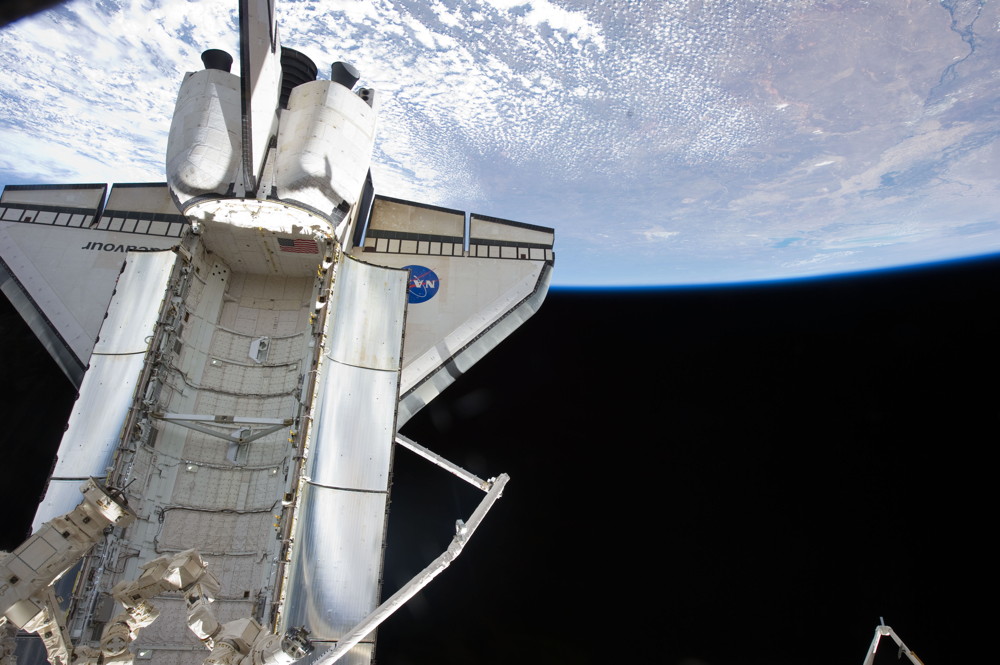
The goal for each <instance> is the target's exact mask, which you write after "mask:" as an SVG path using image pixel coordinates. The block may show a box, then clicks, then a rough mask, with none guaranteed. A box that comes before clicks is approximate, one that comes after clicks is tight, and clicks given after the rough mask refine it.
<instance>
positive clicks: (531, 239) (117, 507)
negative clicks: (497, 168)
mask: <svg viewBox="0 0 1000 665" xmlns="http://www.w3.org/2000/svg"><path fill="white" fill-rule="evenodd" d="M239 57H240V72H241V74H240V75H239V76H237V75H235V74H233V73H231V71H230V70H231V66H232V64H233V59H232V57H231V56H230V55H229V54H227V53H224V52H222V51H217V50H209V51H206V52H205V53H204V54H203V56H202V58H203V61H204V65H205V67H204V69H202V70H200V71H197V72H193V73H189V74H187V75H186V76H185V78H184V80H183V82H182V84H181V87H180V91H179V94H178V98H177V105H176V108H175V111H174V116H173V120H172V124H171V127H170V135H169V141H168V147H167V156H166V182H165V183H132V184H116V185H113V186H112V187H111V188H110V191H109V190H108V187H107V186H106V185H103V184H82V185H38V186H25V185H18V186H8V187H7V188H6V189H5V190H4V192H3V194H2V196H0V286H2V288H3V291H4V293H5V294H6V295H7V297H8V298H9V299H10V300H11V301H12V302H13V304H14V305H15V307H16V308H17V309H18V311H19V312H20V313H21V315H22V316H23V317H24V318H25V319H26V320H27V321H28V322H29V323H30V324H31V326H32V328H33V330H34V331H35V333H36V334H37V335H38V337H39V339H41V340H42V342H43V344H45V346H46V348H47V349H48V350H49V351H50V353H51V354H52V356H53V358H55V359H56V361H57V362H58V363H59V365H60V367H62V369H63V371H64V372H65V374H66V375H67V376H68V377H69V378H70V380H71V381H72V382H73V383H74V384H75V385H76V386H77V388H78V391H79V397H78V399H77V401H76V404H75V406H74V409H73V412H72V415H71V417H70V421H69V424H68V426H67V430H66V432H65V435H64V437H63V439H62V443H61V445H60V448H59V452H58V459H57V461H56V464H55V466H54V468H53V472H52V475H51V478H50V480H49V482H48V485H47V488H46V491H45V495H44V498H43V499H42V501H41V503H40V505H39V507H38V510H37V513H36V516H35V522H34V525H33V533H32V535H31V536H30V537H29V538H28V540H27V541H25V543H24V545H22V546H21V547H19V548H18V549H16V550H15V551H14V552H12V553H10V554H7V555H5V556H2V557H0V575H3V579H2V580H0V614H2V616H3V623H4V624H5V625H4V626H2V627H0V630H5V631H6V633H5V634H6V638H5V639H6V641H5V642H4V645H5V646H4V647H3V648H2V649H0V657H3V656H2V654H3V653H4V652H8V653H9V652H11V651H13V647H12V646H11V644H12V642H11V641H12V640H14V639H15V635H16V636H17V638H16V639H17V641H18V646H17V654H18V658H19V662H21V663H23V664H28V663H31V664H33V663H40V662H43V661H44V660H48V661H49V662H51V663H53V665H56V664H59V665H64V664H66V665H68V664H69V663H81V664H82V663H92V664H95V665H96V664H98V663H132V662H146V661H148V662H150V663H155V664H159V665H186V664H195V663H217V664H223V663H230V664H249V663H259V664H262V665H263V664H268V665H278V664H283V663H291V662H296V661H299V662H303V663H324V664H326V663H332V662H334V661H337V660H340V661H342V662H346V663H351V664H352V665H367V664H368V663H370V662H371V660H372V656H373V651H374V645H375V639H374V635H375V632H374V630H375V628H376V626H377V625H378V624H379V623H380V622H381V621H382V620H383V619H384V618H385V617H386V616H388V615H389V614H391V612H392V611H393V610H394V609H395V608H396V607H398V606H399V605H400V604H401V603H403V602H405V601H406V600H407V599H408V598H409V597H411V596H412V595H414V594H415V593H416V592H417V591H419V589H420V588H422V587H423V586H424V585H425V584H427V583H428V582H429V581H430V580H431V579H432V578H433V577H434V576H435V575H437V574H438V573H439V572H440V571H441V570H443V569H444V567H446V566H447V565H448V564H449V563H450V561H451V560H453V559H454V557H456V556H458V554H459V552H460V551H461V548H462V546H463V545H464V543H465V542H466V540H467V539H468V538H469V537H470V536H471V535H472V532H473V531H475V529H476V527H477V526H478V525H479V523H480V521H481V520H482V519H483V518H484V516H485V514H486V512H487V511H488V510H489V508H490V506H491V505H492V504H493V502H494V501H495V500H496V499H497V498H498V497H499V496H500V493H501V492H502V490H503V488H504V485H505V483H506V482H507V477H506V475H504V474H500V475H498V476H497V477H495V478H489V479H480V478H477V477H476V476H474V475H473V474H471V473H469V472H467V471H465V470H463V469H460V468H458V467H456V466H455V465H453V464H451V463H450V462H448V461H447V460H444V459H442V458H440V457H439V456H437V455H435V454H434V453H432V452H431V451H429V450H427V449H425V448H423V447H422V446H420V445H419V444H417V443H415V442H413V441H410V440H408V439H406V438H405V437H403V436H401V435H399V434H398V430H399V428H400V427H401V426H402V425H403V424H404V423H405V422H406V421H407V420H408V419H409V418H410V417H411V416H412V415H413V414H415V413H416V412H417V411H419V410H420V409H421V408H422V407H423V406H424V405H425V404H427V403H428V402H429V401H430V400H432V399H433V398H434V397H435V396H437V395H438V394H439V393H440V392H441V391H442V390H443V389H444V388H445V387H447V386H448V385H449V384H451V383H452V382H453V381H454V380H455V378H457V377H458V376H459V375H461V374H462V373H463V372H464V371H465V370H466V369H468V367H469V366H471V365H472V364H473V363H475V362H476V361H477V360H478V359H479V358H481V357H482V356H483V354H485V353H486V352H487V351H489V350H490V349H492V348H493V347H494V346H495V345H496V344H498V343H499V342H500V341H501V340H502V339H503V338H504V337H506V336H507V335H508V334H510V333H511V332H512V331H513V330H514V329H516V328H517V327H518V326H519V325H520V324H521V323H522V322H523V321H524V320H526V319H527V318H528V317H529V316H531V314H533V313H534V312H535V311H536V309H537V308H538V306H539V305H540V303H541V301H542V300H543V298H544V296H545V293H546V291H547V288H548V284H549V278H550V273H551V270H552V266H553V261H554V255H553V251H552V246H553V231H552V229H549V228H544V227H540V226H534V225H530V224H522V223H518V222H512V221H507V220H503V219H497V218H493V217H487V216H483V215H476V214H471V215H468V214H466V213H464V212H462V211H458V210H451V209H446V208H441V207H437V206H429V205H422V204H418V203H413V202H409V201H402V200H398V199H393V198H389V197H384V196H379V195H376V194H375V193H374V188H373V184H372V180H371V177H370V171H369V163H370V159H371V155H372V149H373V146H374V141H375V120H376V108H377V95H376V93H375V91H373V90H370V89H367V88H358V87H357V82H358V80H359V74H358V72H357V71H356V70H355V69H354V68H353V67H352V66H350V65H348V64H345V63H336V64H334V65H333V67H332V75H331V79H330V80H317V78H316V74H317V68H316V66H315V65H314V64H313V62H312V61H311V60H310V59H309V58H308V57H306V56H305V55H303V54H301V53H299V52H296V51H294V50H291V49H288V48H285V47H283V46H281V43H280V40H279V35H278V29H277V26H276V24H275V18H274V8H273V3H272V2H271V1H269V0H240V54H239ZM396 444H398V445H400V446H403V447H405V448H407V449H408V450H410V451H413V452H415V453H416V454H419V455H421V456H423V457H424V458H426V459H427V460H429V461H431V462H433V463H436V464H438V465H440V466H442V467H444V468H445V469H447V470H449V471H451V472H453V473H455V474H456V475H458V476H459V477H461V478H463V479H465V480H467V481H468V482H470V483H472V484H474V485H476V486H477V487H479V488H480V489H482V490H483V492H484V498H483V500H482V503H481V504H480V505H479V507H478V508H477V509H476V510H475V512H474V513H473V514H472V515H470V516H464V521H463V520H459V521H458V523H457V526H456V532H455V535H454V538H453V540H452V544H451V545H450V546H449V547H448V549H447V550H446V551H445V552H443V553H442V554H441V556H439V557H438V558H437V559H435V560H434V561H431V562H428V566H427V568H426V569H425V570H424V571H422V572H421V573H420V574H419V575H418V576H417V577H416V578H414V580H412V581H411V582H410V583H409V584H407V585H405V586H404V587H403V588H401V589H399V590H398V591H397V592H396V593H395V594H393V595H391V596H390V597H388V599H386V600H384V601H383V600H382V596H383V594H382V589H381V582H382V557H383V555H382V552H383V547H384V545H385V525H386V515H387V505H388V496H389V489H390V487H389V484H390V483H389V480H390V471H391V465H392V459H393V455H394V449H395V448H396ZM81 491H82V492H83V494H82V495H81ZM27 633H32V634H37V635H38V636H40V637H41V639H27V638H26V637H25V636H26V634H27Z"/></svg>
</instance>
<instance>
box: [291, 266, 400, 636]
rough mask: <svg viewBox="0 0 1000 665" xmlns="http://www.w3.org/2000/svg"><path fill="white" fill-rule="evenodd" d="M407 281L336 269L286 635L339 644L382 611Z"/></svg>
mask: <svg viewBox="0 0 1000 665" xmlns="http://www.w3.org/2000/svg"><path fill="white" fill-rule="evenodd" d="M406 283H407V273H406V271H402V270H393V269H388V268H381V267H378V266H371V265H367V264H363V263H360V262H357V261H355V260H352V259H347V260H346V261H345V262H344V263H342V264H341V265H340V266H339V271H338V274H337V278H336V282H335V285H334V293H333V296H332V298H331V303H330V305H329V307H328V309H329V311H331V312H332V315H331V320H330V321H329V322H328V328H327V339H328V341H327V344H328V346H327V349H326V353H325V354H324V358H323V361H322V363H321V365H320V368H319V373H320V374H319V378H318V385H317V390H316V393H315V398H314V404H313V409H312V418H313V428H312V431H311V434H310V439H309V443H308V461H307V463H306V468H305V472H304V476H305V479H306V481H307V482H306V483H304V486H303V489H302V490H301V493H300V496H299V508H298V514H297V517H296V520H297V524H296V528H295V532H294V541H293V542H294V546H293V549H292V553H291V564H290V569H289V575H288V582H287V586H286V589H287V591H286V594H285V599H286V600H285V607H284V611H283V626H282V629H287V628H289V627H293V626H299V625H304V626H305V628H306V629H307V630H309V631H310V639H311V640H314V641H326V640H338V639H340V638H341V636H342V635H343V634H344V632H345V631H346V630H348V629H350V628H351V627H353V626H354V625H356V624H357V623H358V622H359V621H360V620H361V619H362V618H363V617H364V616H366V615H367V614H368V613H369V612H371V611H372V610H373V609H374V608H375V607H376V606H377V604H378V593H379V578H380V572H381V559H382V557H381V550H382V546H383V541H384V537H385V533H384V524H385V511H386V501H387V497H388V482H389V468H390V462H391V456H392V441H393V436H394V434H395V411H396V400H397V395H398V381H399V363H400V354H401V351H402V332H403V321H404V312H405V303H406Z"/></svg>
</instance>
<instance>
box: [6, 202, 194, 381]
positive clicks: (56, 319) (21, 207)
mask: <svg viewBox="0 0 1000 665" xmlns="http://www.w3.org/2000/svg"><path fill="white" fill-rule="evenodd" d="M107 194H108V186H107V185H106V184H103V183H102V184H86V185H8V186H7V187H6V188H5V189H4V191H3V194H2V195H0V288H2V290H3V292H4V294H5V295H6V296H7V298H8V299H9V300H10V301H11V303H12V304H13V305H14V306H15V307H16V308H17V310H18V312H19V313H20V314H21V316H22V317H23V318H24V319H25V320H26V321H27V322H28V324H29V325H30V326H31V328H32V330H33V331H34V332H35V334H36V335H37V336H38V338H39V339H40V340H41V342H42V344H43V345H44V346H45V347H46V349H48V351H49V353H50V354H51V355H52V357H53V358H54V359H55V360H56V362H57V363H58V364H59V366H60V367H61V368H62V370H63V372H64V373H65V374H66V376H67V377H69V379H70V381H72V382H73V384H74V385H75V386H76V387H77V388H79V387H80V383H81V382H82V381H83V374H84V371H85V370H86V367H87V364H88V362H89V361H90V354H91V351H92V350H93V348H94V342H95V340H96V338H97V334H98V332H99V331H100V329H101V323H102V322H103V320H104V315H105V312H107V310H108V303H109V302H110V301H111V295H112V293H113V291H114V288H115V283H116V282H117V280H118V274H119V273H120V272H121V268H122V262H123V261H124V259H125V252H128V251H135V250H147V251H148V250H160V249H168V248H170V247H172V246H174V245H176V244H177V243H178V242H179V238H180V237H181V235H182V233H183V232H184V229H185V227H186V226H187V224H188V223H187V221H186V220H185V218H184V217H183V216H182V215H180V214H179V213H178V212H177V208H176V206H175V205H174V203H173V201H171V199H170V195H169V193H168V192H167V186H166V184H165V183H152V184H149V183H139V184H116V185H113V186H112V188H111V193H110V195H108V196H107V202H106V203H105V196H106V195H107Z"/></svg>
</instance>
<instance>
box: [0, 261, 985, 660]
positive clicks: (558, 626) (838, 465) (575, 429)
mask: <svg viewBox="0 0 1000 665" xmlns="http://www.w3.org/2000/svg"><path fill="white" fill-rule="evenodd" d="M998 296H1000V259H993V260H985V261H970V262H964V263H954V264H948V265H940V266H936V267H927V268H922V269H919V270H905V271H887V272H881V273H871V274H868V275H863V276H856V277H849V278H843V277H842V278H836V279H818V280H810V281H802V282H795V283H785V284H771V285H761V286H744V287H727V288H685V289H658V290H640V291H632V292H625V291H573V290H560V289H556V290H554V291H553V292H552V293H550V295H549V298H548V299H547V301H546V302H545V304H544V305H543V306H542V309H541V311H540V312H539V313H538V314H537V315H536V316H535V317H534V318H533V319H531V320H530V321H529V322H528V323H527V324H525V326H523V327H522V328H521V329H520V330H519V331H517V332H516V333H515V334H514V335H513V336H512V337H511V338H510V339H508V340H507V341H506V342H505V343H504V344H503V345H502V346H501V347H500V348H498V349H497V350H496V351H495V352H493V353H492V354H491V355H489V356H488V357H487V358H486V359H484V360H483V361H481V362H480V364H479V365H477V366H476V367H475V368H473V370H472V371H471V372H470V373H469V374H468V375H466V376H465V377H463V378H462V379H460V380H459V381H458V382H457V383H456V384H455V385H454V386H453V387H452V388H450V389H449V390H448V391H446V393H445V394H444V395H443V396H442V397H441V398H439V399H438V400H437V401H435V402H434V403H432V404H431V405H430V406H428V407H427V408H426V409H425V411H424V412H422V413H421V414H420V415H419V416H418V417H417V418H416V419H415V420H414V421H412V422H411V423H409V424H408V425H407V426H406V427H405V428H404V429H403V432H404V433H406V434H407V435H409V436H411V437H412V438H414V439H415V440H417V441H418V442H420V443H422V444H423V445H425V446H427V447H429V448H431V449H433V450H436V451H437V452H440V453H442V454H444V455H445V456H446V457H449V458H450V459H452V460H453V461H455V462H457V463H459V464H461V465H463V466H466V467H467V468H469V469H470V470H472V471H474V472H476V473H478V474H480V475H482V476H490V475H496V474H498V473H500V472H507V473H509V474H510V476H511V482H510V484H509V486H508V488H507V491H506V492H505V496H504V498H503V499H502V500H501V501H500V502H499V503H498V504H497V505H496V507H495V508H494V510H493V512H492V513H491V514H490V515H489V516H488V517H487V520H486V522H485V523H484V525H483V527H482V528H481V530H480V531H479V532H477V534H476V535H475V537H474V538H473V540H472V542H471V543H470V545H469V546H468V547H467V548H466V551H465V553H464V554H463V555H462V556H461V557H460V558H459V560H458V561H457V562H456V563H455V564H453V565H452V566H451V568H449V569H448V570H447V571H445V572H444V573H443V574H442V575H441V576H440V577H439V578H438V579H437V580H436V581H435V582H433V583H432V585H431V586H430V587H429V588H428V589H427V590H425V591H424V592H422V593H421V594H420V595H419V596H418V597H417V598H415V599H414V600H413V601H411V603H410V604H409V605H408V606H406V607H405V608H404V609H403V610H401V611H400V612H399V613H398V614H397V615H396V616H394V617H393V618H391V619H390V620H389V621H388V622H387V624H386V625H385V626H384V628H383V629H382V631H381V633H380V648H379V652H378V661H379V663H383V664H385V665H390V664H391V665H410V664H414V665H416V664H422V663H435V664H439V665H443V664H456V665H458V664H462V665H464V664H467V663H511V662H517V663H547V664H552V663H581V664H586V663H603V662H658V663H667V664H678V665H680V664H684V665H699V664H705V665H754V664H757V663H760V664H761V665H763V664H765V663H766V664H768V665H780V664H783V663H788V664H792V663H795V664H796V665H798V664H800V663H810V664H816V665H825V664H827V663H829V664H830V665H833V664H835V663H836V664H837V665H840V664H843V663H858V664H859V665H860V663H861V660H862V658H863V656H864V653H865V649H866V648H867V646H868V643H869V641H870V640H871V636H872V633H873V630H874V627H875V624H876V623H877V622H878V618H879V616H880V615H882V616H885V619H886V622H887V623H888V624H890V625H892V626H893V627H894V628H896V629H897V631H898V632H899V633H900V635H901V636H902V638H903V639H904V640H905V641H906V642H907V644H908V645H909V646H910V647H911V648H913V649H914V650H915V651H916V652H917V653H918V654H920V656H921V658H922V659H923V660H924V661H925V663H927V665H941V664H943V663H953V662H964V663H968V662H976V656H975V655H973V654H978V653H983V651H982V650H981V648H982V647H981V646H979V645H975V644H974V642H975V641H974V640H971V641H970V640H968V639H963V635H965V634H966V633H967V630H968V627H969V625H970V623H973V624H974V623H979V622H981V621H983V620H987V619H988V617H986V616H985V615H982V614H980V613H978V612H977V610H976V608H977V607H978V606H979V601H980V600H981V599H982V598H984V597H987V596H989V594H990V589H991V588H992V586H993V584H992V582H991V580H992V577H993V575H992V567H989V566H988V563H987V559H988V558H990V559H992V557H991V556H990V555H989V552H990V550H989V548H988V545H987V539H988V538H989V536H990V535H991V533H992V531H993V529H992V528H991V527H992V523H993V521H994V520H992V519H990V517H991V516H992V514H993V512H994V511H993V510H991V509H989V507H988V506H989V505H991V503H990V502H988V499H989V495H990V492H989V487H990V485H989V484H987V483H988V480H987V479H988V478H990V476H991V475H992V474H991V472H990V468H991V464H992V457H991V453H992V448H993V443H994V441H995V440H996V431H997V423H998V419H1000V418H998V410H997V389H996V382H997V377H998V374H1000V372H998V370H1000V351H998V350H997V344H996V340H997V339H998V338H1000V320H998V317H997V316H996V313H995V312H996V308H997V303H998V302H1000V298H998ZM3 307H4V308H5V309H6V308H7V307H8V306H7V304H6V303H3ZM0 320H2V322H3V337H2V342H3V345H4V347H5V351H4V357H5V360H4V365H3V368H2V379H3V381H4V384H5V385H6V386H7V387H8V389H10V388H13V390H12V391H11V392H13V393H14V395H13V397H12V398H10V399H8V400H7V402H6V404H5V410H9V413H8V414H6V418H7V422H12V423H13V425H12V428H8V429H7V430H6V435H5V438H6V439H7V442H6V445H5V449H6V450H7V451H8V463H7V470H8V471H7V474H8V476H10V477H11V478H13V477H18V478H23V479H25V480H23V483H24V485H22V483H14V482H11V483H9V484H8V485H6V486H5V487H4V488H3V489H2V494H0V499H5V500H7V501H9V502H11V503H12V504H15V505H18V506H27V505H30V504H33V503H34V502H35V501H36V500H37V496H38V494H39V492H40V491H41V483H42V482H43V481H44V476H45V474H46V471H47V468H48V466H47V465H48V463H49V462H48V461H47V459H48V458H46V455H48V456H51V454H52V451H53V450H54V448H55V447H56V446H57V445H58V438H59V435H60V434H61V430H62V423H63V422H64V421H65V418H66V416H67V414H68V410H69V408H70V406H71V404H72V392H71V391H70V389H69V388H68V384H67V383H66V382H65V380H64V379H62V378H61V375H60V374H58V371H57V370H55V369H54V368H53V367H52V366H51V363H49V362H48V361H47V358H46V357H45V356H44V351H41V350H40V349H37V348H33V346H32V345H31V344H29V343H26V342H25V341H24V339H23V333H22V332H19V331H18V330H17V329H16V327H15V326H14V325H13V322H12V320H11V317H10V316H9V313H7V312H6V311H5V312H4V315H3V317H2V319H0ZM8 359H9V360H8ZM46 401H51V403H52V404H53V406H51V407H50V410H49V412H47V413H46V412H44V411H40V410H39V409H38V407H39V405H40V404H41V403H43V402H46ZM29 414H30V415H29ZM29 473H34V474H35V476H34V477H29ZM480 497H481V494H480V493H478V492H477V491H475V490H474V489H472V488H469V487H468V486H466V485H464V484H463V483H460V482H458V481H454V480H452V479H451V478H450V477H449V476H447V475H446V474H445V473H444V472H443V471H441V470H439V469H436V468H434V467H431V466H430V465H428V464H427V463H426V462H423V461H421V460H418V459H416V458H414V457H413V456H412V455H411V454H410V453H408V452H407V451H405V450H400V451H398V452H397V460H396V469H395V484H394V493H393V502H392V512H391V516H390V536H389V550H388V554H387V558H386V581H385V588H386V594H388V593H390V592H392V591H394V590H395V589H396V588H397V587H398V586H399V585H400V584H402V583H403V582H405V581H406V580H407V579H408V577H409V576H410V575H412V574H414V573H416V572H417V571H418V570H419V569H420V568H422V567H423V565H424V564H426V563H427V562H429V561H430V560H431V559H433V558H434V557H435V556H436V555H437V554H439V553H440V551H441V550H442V549H443V548H444V547H445V546H446V545H447V542H448V541H449V539H450V537H451V530H452V525H453V523H454V520H455V519H457V518H465V517H467V516H468V515H469V514H470V513H471V511H472V509H473V508H474V507H475V505H476V504H477V502H478V501H479V499H480ZM29 512H30V511H29ZM29 522H30V514H28V513H25V514H24V515H23V516H16V517H15V518H14V519H12V520H11V522H10V523H9V527H8V529H5V533H4V536H5V539H4V540H5V543H4V544H6V545H7V546H8V547H10V546H12V545H14V544H16V541H17V540H18V539H19V538H20V537H23V530H24V529H26V528H27V524H28V523H29ZM894 660H895V651H894V650H889V649H886V653H883V654H881V657H880V659H879V660H878V661H877V663H879V664H882V663H889V662H892V661H894Z"/></svg>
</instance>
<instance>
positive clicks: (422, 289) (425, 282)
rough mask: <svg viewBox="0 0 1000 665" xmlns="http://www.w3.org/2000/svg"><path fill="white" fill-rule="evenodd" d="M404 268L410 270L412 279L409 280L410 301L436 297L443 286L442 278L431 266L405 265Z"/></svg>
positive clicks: (421, 300) (415, 302) (412, 303)
mask: <svg viewBox="0 0 1000 665" xmlns="http://www.w3.org/2000/svg"><path fill="white" fill-rule="evenodd" d="M403 269H404V270H409V271H410V281H409V282H407V284H406V286H407V290H408V292H409V303H410V304H411V305H415V304H417V303H422V302H427V301H428V300H430V299H431V298H433V297H434V294H435V293H437V292H438V289H439V288H441V280H440V279H438V276H437V275H436V274H435V273H434V271H433V270H431V269H430V268H425V267H424V266H403Z"/></svg>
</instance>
